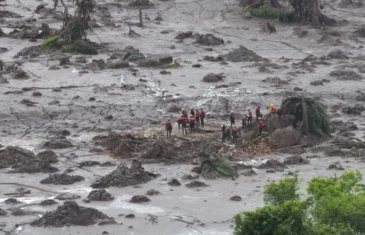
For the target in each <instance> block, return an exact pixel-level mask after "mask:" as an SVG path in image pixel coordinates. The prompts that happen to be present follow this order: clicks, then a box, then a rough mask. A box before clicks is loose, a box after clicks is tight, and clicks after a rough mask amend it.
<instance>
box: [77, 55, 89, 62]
mask: <svg viewBox="0 0 365 235" xmlns="http://www.w3.org/2000/svg"><path fill="white" fill-rule="evenodd" d="M75 62H76V63H80V64H86V62H87V60H86V58H85V57H83V56H78V57H76V59H75Z"/></svg>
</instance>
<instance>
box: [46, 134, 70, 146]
mask: <svg viewBox="0 0 365 235" xmlns="http://www.w3.org/2000/svg"><path fill="white" fill-rule="evenodd" d="M71 147H74V145H73V144H72V143H71V142H70V141H69V140H67V139H66V138H65V137H63V136H58V137H56V138H52V139H50V140H48V141H46V142H45V143H44V144H43V148H46V149H65V148H71Z"/></svg>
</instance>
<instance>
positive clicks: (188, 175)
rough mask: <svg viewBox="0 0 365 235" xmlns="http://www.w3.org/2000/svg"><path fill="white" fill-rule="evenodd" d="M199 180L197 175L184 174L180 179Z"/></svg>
mask: <svg viewBox="0 0 365 235" xmlns="http://www.w3.org/2000/svg"><path fill="white" fill-rule="evenodd" d="M196 179H199V175H190V174H185V175H183V176H182V177H181V180H196Z"/></svg>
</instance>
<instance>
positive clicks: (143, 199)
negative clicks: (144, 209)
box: [129, 195, 151, 203]
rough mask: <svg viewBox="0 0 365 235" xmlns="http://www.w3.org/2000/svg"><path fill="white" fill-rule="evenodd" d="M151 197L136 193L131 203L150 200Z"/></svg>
mask: <svg viewBox="0 0 365 235" xmlns="http://www.w3.org/2000/svg"><path fill="white" fill-rule="evenodd" d="M149 201H151V199H149V198H148V197H146V196H144V195H135V196H133V197H132V198H131V200H129V202H130V203H143V202H149Z"/></svg>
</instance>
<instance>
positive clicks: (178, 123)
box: [177, 115, 183, 130]
mask: <svg viewBox="0 0 365 235" xmlns="http://www.w3.org/2000/svg"><path fill="white" fill-rule="evenodd" d="M182 118H183V115H181V116H180V117H179V119H177V127H178V129H179V130H180V129H181V125H182Z"/></svg>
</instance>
